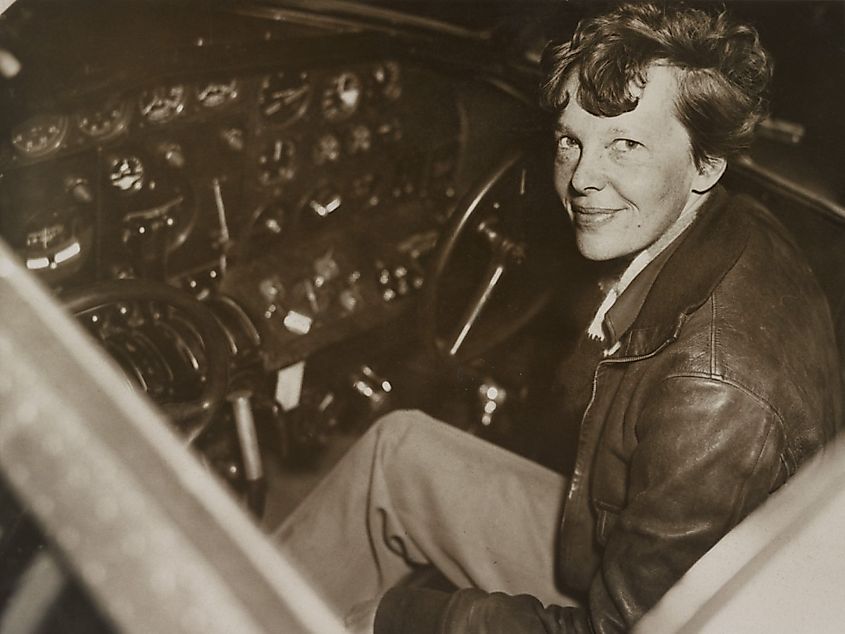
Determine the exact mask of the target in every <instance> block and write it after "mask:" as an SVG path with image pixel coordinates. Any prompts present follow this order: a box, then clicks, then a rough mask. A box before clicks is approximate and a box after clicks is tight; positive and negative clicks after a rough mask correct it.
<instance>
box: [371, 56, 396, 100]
mask: <svg viewBox="0 0 845 634" xmlns="http://www.w3.org/2000/svg"><path fill="white" fill-rule="evenodd" d="M373 79H374V80H375V83H376V86H378V90H379V91H380V92H381V94H382V95H384V96H385V97H387V98H388V99H391V100H392V99H398V98H399V96H400V95H401V94H402V83H401V74H400V69H399V64H398V63H397V62H393V61H390V62H383V63H381V64H378V65H377V66H376V67H375V68H374V69H373Z"/></svg>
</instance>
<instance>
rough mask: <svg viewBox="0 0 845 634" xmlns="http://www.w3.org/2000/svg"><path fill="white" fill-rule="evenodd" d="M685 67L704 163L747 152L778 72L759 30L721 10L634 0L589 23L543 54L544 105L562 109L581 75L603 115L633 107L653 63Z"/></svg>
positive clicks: (692, 133)
mask: <svg viewBox="0 0 845 634" xmlns="http://www.w3.org/2000/svg"><path fill="white" fill-rule="evenodd" d="M654 63H661V64H667V65H669V66H672V67H675V68H677V69H679V70H680V71H681V73H680V79H679V86H678V95H677V98H676V103H675V108H676V113H677V116H678V119H679V120H680V122H681V123H682V124H683V125H684V127H685V128H686V130H687V133H688V134H689V137H690V141H691V146H692V147H691V151H692V156H693V159H694V160H695V163H696V165H697V166H698V167H699V168H700V167H702V166H703V165H704V164H705V163H707V162H710V161H712V160H714V159H718V158H729V157H730V156H733V155H735V154H737V153H738V152H741V151H743V150H745V149H747V148H748V147H749V146H750V144H751V141H752V138H753V133H754V128H755V126H756V125H757V123H758V122H759V121H760V120H761V119H762V118H763V117H764V116H765V114H766V110H767V100H766V91H767V88H768V84H769V80H770V78H771V75H772V62H771V59H770V57H769V54H768V53H767V52H766V51H765V49H764V48H763V47H762V46H761V44H760V38H759V36H758V34H757V31H756V29H754V28H753V27H751V26H748V25H745V24H737V23H734V22H733V21H732V20H731V19H730V18H729V17H728V15H727V14H726V13H725V12H724V11H721V12H719V13H710V12H707V11H704V10H702V9H698V8H692V7H687V6H683V5H679V4H678V3H673V4H668V3H667V4H658V3H654V2H647V3H639V2H629V3H625V4H622V5H620V6H618V7H616V8H615V9H613V10H612V11H610V12H609V13H606V14H603V15H600V16H597V17H593V18H588V19H584V20H581V22H580V23H579V24H578V27H577V28H576V30H575V33H574V35H573V36H572V39H571V40H569V41H568V42H551V43H549V45H548V46H546V49H545V51H544V52H543V57H542V61H541V68H542V71H543V81H542V83H541V86H540V102H541V105H542V106H543V107H544V108H546V109H547V110H550V111H553V112H561V111H562V110H563V109H564V108H565V107H566V105H567V103H568V102H569V98H570V95H569V94H568V93H567V91H566V89H565V84H566V81H567V79H568V77H569V75H570V74H571V73H573V72H577V73H578V85H579V87H578V95H577V97H576V98H577V99H578V103H579V104H580V105H581V107H583V108H584V109H585V110H587V111H588V112H590V113H591V114H594V115H596V116H604V117H612V116H616V115H619V114H622V113H623V112H628V111H631V110H633V109H634V108H635V107H636V106H637V101H638V98H637V97H636V96H634V95H633V94H632V91H631V88H632V87H640V88H641V87H643V86H644V85H645V83H646V80H647V76H648V67H649V66H650V65H651V64H654Z"/></svg>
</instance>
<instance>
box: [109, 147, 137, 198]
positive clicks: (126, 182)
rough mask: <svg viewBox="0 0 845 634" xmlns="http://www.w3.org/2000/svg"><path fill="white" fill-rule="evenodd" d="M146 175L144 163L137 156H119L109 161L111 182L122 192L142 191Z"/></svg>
mask: <svg viewBox="0 0 845 634" xmlns="http://www.w3.org/2000/svg"><path fill="white" fill-rule="evenodd" d="M144 176H145V173H144V164H143V163H142V162H141V159H139V158H138V157H137V156H131V155H130V156H119V157H115V158H113V159H111V161H109V182H110V183H111V184H112V187H114V188H115V189H116V190H118V191H119V192H121V193H124V194H128V193H132V192H137V191H140V189H141V187H143V185H144Z"/></svg>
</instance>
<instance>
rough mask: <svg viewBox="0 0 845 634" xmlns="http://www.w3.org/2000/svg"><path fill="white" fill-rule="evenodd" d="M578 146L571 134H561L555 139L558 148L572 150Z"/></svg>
mask: <svg viewBox="0 0 845 634" xmlns="http://www.w3.org/2000/svg"><path fill="white" fill-rule="evenodd" d="M577 147H578V142H577V141H576V140H575V139H573V138H572V137H571V136H562V137H559V138H558V140H557V149H558V150H573V149H575V148H577Z"/></svg>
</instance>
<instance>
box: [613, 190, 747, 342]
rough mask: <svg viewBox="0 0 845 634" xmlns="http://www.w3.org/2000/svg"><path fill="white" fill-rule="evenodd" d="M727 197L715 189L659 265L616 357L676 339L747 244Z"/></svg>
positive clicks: (736, 212) (744, 227)
mask: <svg viewBox="0 0 845 634" xmlns="http://www.w3.org/2000/svg"><path fill="white" fill-rule="evenodd" d="M730 199H731V197H730V196H729V195H728V193H727V192H726V191H725V190H724V188H723V187H722V186H720V185H719V186H717V187H716V188H715V189H714V190H713V193H712V195H711V196H710V198H709V199H708V200H707V201H706V202H705V203H704V206H703V207H702V209H701V210H700V211H699V214H698V217H697V218H696V220H695V221H694V222H693V224H692V226H691V227H690V228H689V229H688V230H687V231H686V232H685V233H684V234H683V235H682V236H681V237H680V238H679V240H680V242H679V244H678V246H677V248H675V249H674V250H673V252H672V253H671V254H670V256H669V258H668V260H667V261H666V262H665V263H663V265H662V266H661V267H660V271H659V273H658V274H657V277H656V279H655V280H654V282H653V284H652V285H651V289H650V290H649V292H648V295H647V296H646V298H645V301H644V302H643V305H642V308H641V309H640V311H639V314H638V315H637V317H636V319H635V320H634V323H633V325H632V326H631V328H630V330H629V331H628V334H627V336H623V338H622V345H621V349H620V351H619V353H618V354H621V355H624V356H625V357H638V356H643V355H649V354H653V353H654V352H655V351H656V350H657V349H658V348H660V347H661V346H662V345H664V344H666V343H669V342H671V341H674V340H675V339H677V337H678V334H679V333H680V329H681V326H682V325H683V323H684V322H685V321H686V319H687V317H688V316H689V315H690V314H691V313H693V312H694V311H695V310H696V309H698V308H699V307H701V305H702V304H704V302H706V301H707V299H708V298H709V297H710V296H711V295H712V294H713V291H714V289H715V288H716V286H717V285H718V284H719V282H721V281H722V278H724V277H725V275H726V274H727V272H728V271H729V270H730V269H731V268H732V267H733V266H734V264H736V261H737V260H738V259H739V256H740V255H741V254H742V252H743V250H744V249H745V244H746V242H747V241H748V233H749V228H748V223H747V221H746V219H745V215H744V214H742V213H741V212H739V210H737V209H732V208H731V207H732V206H731V205H730V204H728V203H729V201H730Z"/></svg>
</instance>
